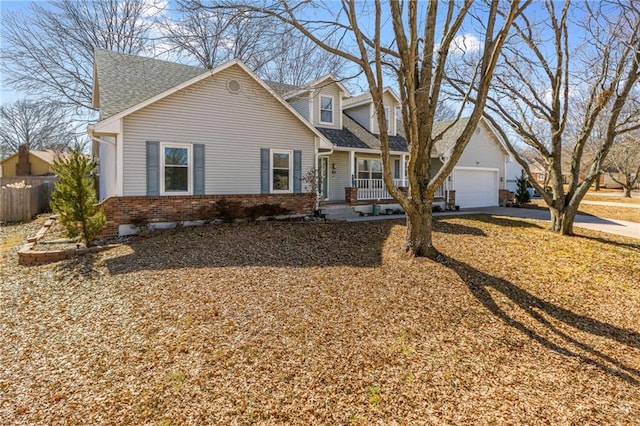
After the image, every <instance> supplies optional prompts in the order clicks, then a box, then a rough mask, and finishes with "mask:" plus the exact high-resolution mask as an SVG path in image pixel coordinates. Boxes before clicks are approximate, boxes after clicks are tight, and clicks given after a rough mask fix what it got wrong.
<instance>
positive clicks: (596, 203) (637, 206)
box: [580, 200, 640, 209]
mask: <svg viewBox="0 0 640 426" xmlns="http://www.w3.org/2000/svg"><path fill="white" fill-rule="evenodd" d="M580 204H593V205H594V206H609V207H629V208H632V209H640V203H637V204H636V203H616V202H613V201H591V200H582V201H580Z"/></svg>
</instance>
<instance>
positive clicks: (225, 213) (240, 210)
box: [216, 198, 247, 222]
mask: <svg viewBox="0 0 640 426" xmlns="http://www.w3.org/2000/svg"><path fill="white" fill-rule="evenodd" d="M216 210H217V216H218V217H219V218H221V219H222V220H224V221H225V222H233V221H234V220H235V219H239V218H241V217H246V214H247V213H246V210H247V209H246V208H245V207H244V206H243V205H242V203H241V202H239V201H233V200H227V199H226V198H222V199H221V200H219V201H218V202H217V203H216Z"/></svg>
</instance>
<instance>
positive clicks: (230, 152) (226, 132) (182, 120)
mask: <svg viewBox="0 0 640 426" xmlns="http://www.w3.org/2000/svg"><path fill="white" fill-rule="evenodd" d="M230 79H235V80H238V81H239V82H240V84H241V91H240V93H237V94H232V93H230V92H229V91H228V90H227V86H226V82H227V81H228V80H230ZM221 106H222V107H221ZM123 134H124V143H123V146H124V153H123V162H124V170H123V172H124V195H125V196H138V195H146V170H145V161H146V156H145V147H146V145H145V144H146V141H149V140H152V141H153V140H156V141H171V142H173V143H185V144H187V143H188V144H204V145H205V150H204V152H205V194H259V193H260V149H261V148H271V149H280V150H292V151H293V150H301V151H302V164H301V166H302V167H301V169H302V174H303V175H304V174H305V173H306V172H307V171H308V170H310V169H312V168H314V166H315V165H314V154H315V138H316V136H315V134H314V133H313V132H312V131H311V130H310V129H309V128H307V127H306V126H305V125H304V124H302V122H301V121H300V120H299V119H298V118H296V117H295V116H294V115H293V114H292V113H291V111H288V110H287V109H286V108H285V107H284V106H283V105H281V104H280V103H279V102H278V101H277V100H276V99H274V98H273V97H272V96H271V95H270V94H269V93H268V92H267V91H266V90H265V89H264V88H263V87H261V86H260V85H259V84H258V83H257V82H255V81H254V80H253V79H251V78H250V77H249V76H248V75H247V74H246V73H245V72H244V71H243V70H242V69H241V68H240V67H238V66H233V67H230V68H228V69H226V70H224V71H221V72H220V73H218V74H216V75H215V76H213V77H211V78H207V79H204V80H202V81H201V82H199V83H196V84H195V85H193V86H190V87H188V88H185V89H184V90H181V91H179V92H177V93H174V94H172V95H170V96H168V97H166V98H164V99H162V100H160V101H158V102H156V103H154V104H152V105H149V106H147V107H145V108H143V109H141V110H139V111H136V112H135V113H133V114H131V115H129V116H127V117H125V118H124V133H123Z"/></svg>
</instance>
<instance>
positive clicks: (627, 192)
mask: <svg viewBox="0 0 640 426" xmlns="http://www.w3.org/2000/svg"><path fill="white" fill-rule="evenodd" d="M622 188H623V190H624V196H625V197H626V198H631V185H625V186H623V187H622Z"/></svg>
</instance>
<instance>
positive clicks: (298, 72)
mask: <svg viewBox="0 0 640 426" xmlns="http://www.w3.org/2000/svg"><path fill="white" fill-rule="evenodd" d="M178 5H179V8H178V13H179V15H178V18H177V19H176V20H174V21H167V22H165V23H164V24H163V25H162V27H163V32H164V36H165V37H166V44H167V46H168V48H169V49H170V50H171V51H174V52H176V54H177V55H178V56H186V57H188V58H191V59H195V60H196V61H197V62H198V63H199V64H200V65H202V66H203V67H205V68H213V67H215V66H217V65H219V64H221V63H223V62H226V61H229V60H231V59H236V58H237V59H240V60H241V61H242V62H244V63H245V64H246V65H247V66H248V67H249V68H251V70H253V71H254V72H255V73H257V74H258V75H260V77H262V78H264V79H267V80H272V81H276V82H278V83H287V84H292V85H303V84H304V83H308V82H309V81H312V80H315V79H316V78H318V77H320V76H322V75H326V74H329V73H333V74H340V70H341V67H342V66H343V65H344V62H345V61H344V59H343V58H340V57H339V56H336V55H333V54H329V53H328V52H326V51H324V50H322V49H321V48H319V47H318V46H317V45H316V44H315V43H313V42H312V41H310V40H308V39H306V38H305V37H304V36H303V35H302V34H300V33H298V32H296V31H295V30H293V29H291V28H287V27H283V26H282V25H280V24H279V21H277V20H276V19H275V18H272V17H265V16H260V15H257V14H256V13H254V12H249V11H245V12H243V13H227V12H225V11H223V10H211V9H205V8H202V7H199V4H198V2H197V1H195V2H194V1H193V0H183V1H181V2H179V3H178Z"/></svg>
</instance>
